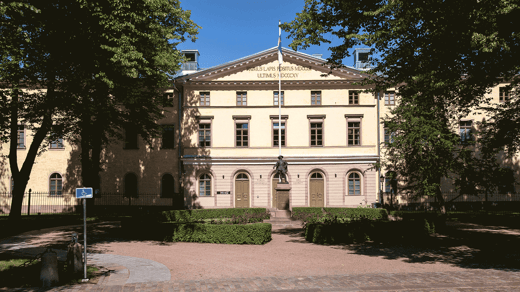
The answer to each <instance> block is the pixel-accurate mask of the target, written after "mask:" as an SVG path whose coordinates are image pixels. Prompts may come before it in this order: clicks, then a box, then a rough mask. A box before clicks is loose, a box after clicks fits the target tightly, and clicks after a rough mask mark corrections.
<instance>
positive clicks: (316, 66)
mask: <svg viewBox="0 0 520 292" xmlns="http://www.w3.org/2000/svg"><path fill="white" fill-rule="evenodd" d="M283 58H284V62H283V65H282V66H281V90H282V92H283V95H282V96H283V105H282V106H281V115H282V127H283V125H284V124H285V131H286V132H285V134H286V136H285V145H283V146H282V147H281V154H282V155H283V156H284V159H285V160H286V161H287V163H288V177H289V178H288V181H289V184H290V187H291V190H290V195H289V197H290V206H289V207H290V208H292V207H301V206H359V205H365V204H371V203H373V202H377V201H378V198H377V193H378V191H377V188H378V178H377V172H376V171H375V170H373V169H372V166H373V163H375V162H376V161H377V159H378V156H377V155H378V152H377V144H378V141H377V135H375V133H376V132H377V108H376V106H377V99H375V98H374V96H373V95H372V94H366V93H362V92H361V90H362V89H363V88H361V87H359V86H358V85H354V83H355V82H356V81H359V80H360V79H361V78H362V77H363V76H364V75H363V72H362V71H358V70H355V69H350V68H344V69H339V70H333V71H332V72H330V69H329V68H327V67H324V66H323V65H322V64H323V63H324V60H323V59H320V58H316V57H313V56H310V55H307V54H302V53H298V52H294V51H291V50H285V49H284V50H283ZM278 70H279V68H278V58H277V50H276V48H272V49H269V50H266V51H263V52H260V53H258V54H255V55H251V56H248V57H245V58H242V59H239V60H236V61H233V62H230V63H227V64H223V65H221V66H216V67H213V68H210V69H207V70H203V71H199V72H197V73H194V74H189V75H186V76H181V77H179V78H177V79H176V82H175V85H176V88H177V89H178V90H179V92H181V95H180V96H181V100H182V104H183V111H182V112H183V117H182V121H183V124H182V127H181V128H182V129H183V136H184V137H186V139H185V140H184V141H183V145H182V147H183V157H182V162H183V163H182V164H183V173H184V183H183V185H184V187H185V191H186V198H187V204H188V205H193V206H196V207H202V208H224V207H239V206H250V207H268V208H271V207H273V208H275V207H276V202H275V198H274V195H275V194H274V193H275V191H274V188H273V187H274V186H273V184H274V183H276V179H273V175H274V169H273V166H274V165H275V163H276V160H277V157H278V155H279V148H278V145H277V144H276V143H277V141H278V139H277V132H275V126H277V125H278V122H279V117H278V114H279V112H278V105H277V98H278V90H279V76H278ZM328 73H331V74H328ZM349 94H351V95H356V100H355V101H354V100H351V101H349ZM244 96H245V99H244ZM318 97H319V98H318ZM208 98H209V101H208ZM318 99H319V101H318ZM244 102H245V105H244ZM317 103H319V104H317ZM244 125H246V127H247V130H246V131H247V137H246V141H247V145H244V143H243V142H244V138H243V130H244V129H243V127H244ZM349 125H350V126H351V129H350V130H351V131H358V132H357V133H359V137H355V138H354V137H351V138H352V139H351V141H350V143H349V139H348V134H347V132H348V127H349ZM316 128H317V129H318V131H321V134H317V133H319V132H316V131H313V129H316ZM354 128H356V129H354ZM199 129H200V130H199ZM208 129H209V131H210V134H209V138H207V136H208V134H207V132H205V131H207V130H208ZM237 131H238V133H237ZM318 136H319V137H318ZM207 139H209V143H208V142H206V141H208V140H207ZM316 139H318V141H316ZM354 140H355V141H354ZM199 141H204V142H203V143H202V144H199ZM282 141H283V139H282ZM349 177H350V180H349ZM349 181H350V189H349ZM358 184H359V187H358ZM244 185H245V186H246V187H244ZM349 192H350V194H349ZM244 194H245V196H246V198H244Z"/></svg>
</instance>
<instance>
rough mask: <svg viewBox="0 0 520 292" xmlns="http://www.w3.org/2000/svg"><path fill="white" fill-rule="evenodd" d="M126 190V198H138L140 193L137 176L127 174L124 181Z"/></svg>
mask: <svg viewBox="0 0 520 292" xmlns="http://www.w3.org/2000/svg"><path fill="white" fill-rule="evenodd" d="M124 184H125V189H124V192H125V193H124V196H125V197H132V198H136V197H137V194H138V193H139V191H138V189H137V175H135V174H133V173H127V174H126V175H125V179H124Z"/></svg>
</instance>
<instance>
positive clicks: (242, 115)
mask: <svg viewBox="0 0 520 292" xmlns="http://www.w3.org/2000/svg"><path fill="white" fill-rule="evenodd" d="M277 52H278V51H277V48H271V49H268V50H265V51H262V52H259V53H257V54H254V55H250V56H247V57H244V58H241V59H237V60H235V61H232V62H229V63H226V64H222V65H219V66H215V67H212V68H209V69H205V70H198V71H191V72H190V74H186V75H182V76H179V77H177V78H175V79H174V80H173V81H172V87H171V88H170V89H168V90H167V91H166V93H167V94H168V95H169V96H170V97H171V99H170V101H171V103H170V104H169V105H168V106H166V107H164V114H165V116H164V118H163V119H162V120H160V121H158V123H159V124H161V125H165V126H169V127H171V128H173V132H171V134H169V135H171V136H170V137H169V139H170V141H169V146H168V147H166V144H165V142H164V137H158V138H156V139H154V140H152V145H147V144H145V142H144V141H142V140H141V139H139V140H138V143H137V145H135V146H137V147H126V146H125V142H124V141H113V143H111V144H110V145H109V147H108V148H107V149H105V150H104V152H103V157H102V162H103V167H104V171H103V172H102V173H100V177H101V193H102V194H107V193H116V194H117V193H119V194H123V193H128V192H129V190H128V188H130V187H131V188H136V189H137V193H139V194H140V196H139V197H138V198H133V199H132V203H133V204H134V205H139V204H145V205H168V204H172V203H171V198H169V196H165V195H164V194H163V193H164V190H165V189H166V187H165V186H164V185H163V184H164V182H165V181H166V180H165V178H166V177H170V178H171V180H170V181H169V183H170V184H171V186H170V188H169V190H170V192H171V193H173V195H174V197H176V198H177V201H180V202H181V204H182V201H184V205H185V206H186V207H190V208H230V207H231V208H233V207H266V208H281V207H280V206H279V205H277V199H276V191H275V189H274V187H275V185H276V182H277V181H278V179H277V178H275V177H274V169H273V167H274V165H275V163H276V161H277V157H278V156H279V154H280V153H279V151H280V150H279V147H278V135H277V131H278V128H279V125H280V120H279V107H278V101H279V100H280V99H279V96H278V90H279V75H278V74H279V72H278V69H279V68H278V56H277ZM197 56H198V52H197ZM283 59H284V62H283V65H282V66H281V91H282V106H281V118H282V120H281V124H282V130H283V133H282V134H283V135H282V147H281V155H283V156H284V160H285V161H287V163H288V183H289V187H290V191H289V205H288V206H286V207H285V208H292V207H303V206H324V207H328V206H330V207H341V206H343V207H355V206H360V205H370V204H371V203H375V202H379V187H380V183H379V181H380V180H379V175H380V174H379V173H378V172H377V170H375V169H374V167H373V164H374V163H376V162H377V161H378V160H379V152H378V143H380V142H384V141H385V134H384V133H385V132H384V125H383V124H382V123H381V120H379V119H378V100H377V98H376V96H374V95H373V94H369V93H364V92H362V90H363V89H365V88H362V87H360V86H359V85H356V83H357V82H359V81H360V80H362V79H363V78H364V77H365V76H366V75H364V72H363V71H360V70H356V69H353V68H348V67H347V68H342V69H334V70H332V71H331V70H330V69H329V68H328V67H325V66H323V63H324V62H325V60H323V59H321V58H317V57H314V56H311V55H307V54H303V53H299V52H295V51H292V50H288V49H283ZM504 85H505V84H500V85H499V86H497V87H496V88H493V89H492V90H491V92H490V93H489V95H490V96H489V97H491V98H492V100H493V101H495V102H497V103H499V102H500V100H499V92H500V89H499V88H500V87H503V86H504ZM389 92H392V91H391V90H390V91H389ZM396 102H397V98H396V97H395V95H394V96H393V98H392V97H391V95H389V94H382V95H381V96H380V106H379V109H380V117H384V116H385V115H387V114H389V113H390V110H391V108H392V107H393V106H395V103H396ZM484 117H485V116H484V113H480V114H476V115H471V116H469V117H468V119H467V120H466V119H462V121H471V122H472V126H473V127H475V126H476V122H478V121H482V119H483V118H484ZM378 131H379V136H378V135H377V132H378ZM454 131H459V129H454ZM23 136H24V142H23V146H22V147H20V148H19V149H18V151H17V154H18V163H19V166H20V167H21V165H22V163H23V161H24V159H25V154H26V152H27V149H28V147H29V146H30V145H31V142H32V135H31V133H30V131H29V130H27V129H25V130H23ZM0 146H2V148H1V149H0V152H1V154H2V156H1V157H0V193H4V194H5V193H9V192H10V185H11V175H10V170H9V164H8V158H7V155H8V154H9V147H8V145H7V144H4V145H0ZM382 153H383V154H384V149H383V152H382ZM79 154H80V149H78V146H77V145H71V144H70V143H68V142H67V141H66V140H64V141H63V147H54V148H51V147H48V148H47V149H46V151H44V152H43V153H42V154H41V155H40V156H38V157H37V158H36V162H35V165H34V167H33V170H32V173H31V178H30V180H29V183H28V186H27V190H28V189H32V190H33V192H45V193H49V192H51V191H52V188H53V186H52V183H53V182H52V179H53V178H55V177H56V174H58V175H59V178H60V179H61V185H62V191H63V194H64V195H63V200H70V197H67V195H65V194H66V193H68V192H71V191H73V190H74V188H76V187H80V186H81V176H80V174H81V172H80V170H81V169H80V167H81V164H80V160H79ZM505 163H506V164H508V165H512V167H513V168H514V165H518V162H517V161H516V160H514V161H505ZM514 171H515V174H518V173H517V172H518V170H517V168H514ZM382 174H383V175H384V174H385V173H384V170H383V173H382ZM450 190H453V191H455V189H454V188H453V186H452V185H451V184H450V183H446V184H445V186H443V191H450ZM144 194H156V196H155V197H153V196H152V197H153V198H152V199H150V197H147V198H146V199H145V196H144ZM1 200H2V201H1V202H0V203H1V204H2V205H5V204H6V202H7V201H9V200H10V198H8V197H5V196H4V197H2V198H1ZM96 200H97V201H98V202H100V203H101V202H102V204H116V205H118V204H122V205H126V204H127V202H128V201H127V200H128V199H126V198H125V199H123V200H126V201H124V202H110V201H109V200H104V199H101V200H98V199H96ZM385 201H386V202H387V201H388V197H385ZM397 201H398V202H402V203H405V202H407V199H406V198H397ZM128 203H129V202H128Z"/></svg>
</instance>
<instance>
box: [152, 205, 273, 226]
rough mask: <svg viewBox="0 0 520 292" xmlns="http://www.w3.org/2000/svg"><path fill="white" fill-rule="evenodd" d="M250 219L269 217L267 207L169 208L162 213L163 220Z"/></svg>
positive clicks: (251, 220) (259, 220) (183, 221)
mask: <svg viewBox="0 0 520 292" xmlns="http://www.w3.org/2000/svg"><path fill="white" fill-rule="evenodd" d="M240 216H242V217H243V218H247V219H248V223H254V222H261V221H262V220H263V219H269V213H268V212H267V209H266V208H228V209H195V210H169V211H163V212H162V213H161V216H160V217H161V218H160V221H162V222H182V223H188V222H200V221H202V220H205V219H221V218H238V217H240Z"/></svg>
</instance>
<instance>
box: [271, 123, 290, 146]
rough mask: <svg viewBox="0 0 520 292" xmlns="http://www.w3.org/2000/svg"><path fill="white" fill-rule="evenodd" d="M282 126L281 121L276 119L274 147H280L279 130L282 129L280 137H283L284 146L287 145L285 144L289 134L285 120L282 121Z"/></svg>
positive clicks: (274, 124)
mask: <svg viewBox="0 0 520 292" xmlns="http://www.w3.org/2000/svg"><path fill="white" fill-rule="evenodd" d="M281 124H282V125H281V127H280V123H279V122H278V121H275V122H273V147H278V146H279V145H280V144H279V141H278V131H279V130H280V129H281V132H280V138H281V139H282V140H281V141H282V144H281V145H282V147H285V146H286V144H285V139H286V134H287V131H286V128H285V121H282V123H281Z"/></svg>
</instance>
